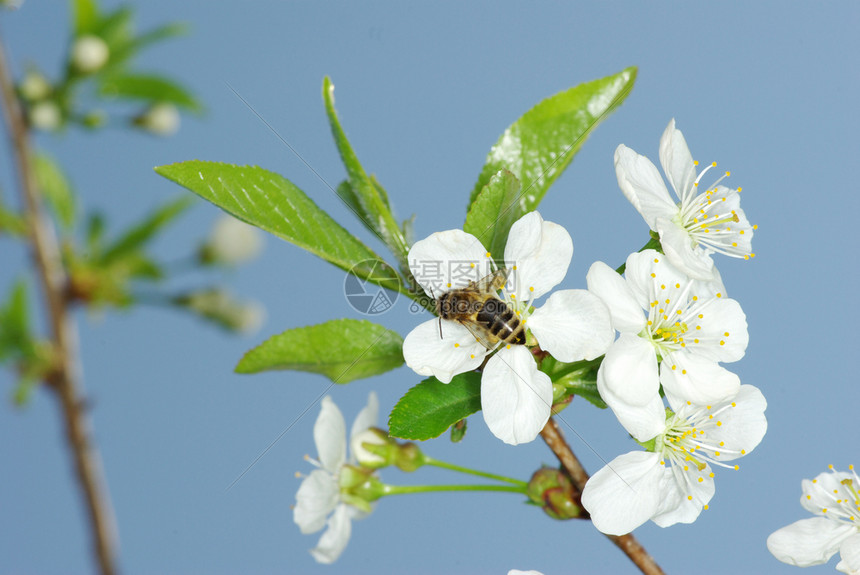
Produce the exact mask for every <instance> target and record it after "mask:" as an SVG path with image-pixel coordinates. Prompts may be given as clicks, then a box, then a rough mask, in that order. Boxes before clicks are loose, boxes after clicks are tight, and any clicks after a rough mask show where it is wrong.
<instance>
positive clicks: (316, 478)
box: [293, 469, 340, 534]
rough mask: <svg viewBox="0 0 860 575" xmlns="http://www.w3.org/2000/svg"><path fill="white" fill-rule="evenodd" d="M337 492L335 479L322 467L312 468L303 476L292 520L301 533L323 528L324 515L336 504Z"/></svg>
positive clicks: (337, 487) (326, 515)
mask: <svg viewBox="0 0 860 575" xmlns="http://www.w3.org/2000/svg"><path fill="white" fill-rule="evenodd" d="M339 494H340V487H339V486H338V484H337V481H336V480H335V479H334V477H333V476H332V475H331V474H329V473H327V472H325V471H323V470H322V469H314V470H313V471H311V473H310V475H308V476H307V477H305V478H304V480H303V481H302V484H301V485H300V486H299V491H298V493H296V506H295V507H294V508H293V521H295V522H296V525H298V526H299V529H301V531H302V533H305V534H307V533H314V532H316V531H319V530H320V529H322V528H323V526H324V525H325V520H326V517H328V514H329V513H331V512H332V510H333V509H334V508H335V507H336V506H337V503H338V501H339Z"/></svg>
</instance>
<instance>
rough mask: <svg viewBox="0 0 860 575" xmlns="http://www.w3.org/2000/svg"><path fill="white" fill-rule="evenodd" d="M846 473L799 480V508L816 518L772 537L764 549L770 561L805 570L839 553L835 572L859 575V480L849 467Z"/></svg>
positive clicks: (803, 520)
mask: <svg viewBox="0 0 860 575" xmlns="http://www.w3.org/2000/svg"><path fill="white" fill-rule="evenodd" d="M830 469H831V470H832V469H833V466H832V465H831V466H830ZM848 469H849V470H850V471H849V472H843V471H832V472H830V473H826V472H825V473H822V474H820V475H819V476H818V477H816V478H815V479H813V480H811V481H810V480H809V479H804V480H803V483H802V484H801V485H802V489H803V495H802V496H801V498H800V504H801V505H803V506H804V507H805V508H806V509H807V510H809V511H811V512H812V513H814V514H815V515H818V517H813V518H811V519H801V520H800V521H796V522H794V523H792V524H791V525H788V526H786V527H783V528H782V529H779V530H777V531H775V532H774V533H772V534H771V535H770V537H768V538H767V548H768V550H769V551H770V552H771V553H773V556H774V557H776V558H777V559H779V560H780V561H782V562H783V563H788V564H790V565H797V566H798V567H809V566H811V565H820V564H822V563H826V562H827V561H828V560H830V558H831V557H833V555H834V554H836V552H837V551H839V552H840V554H841V556H842V560H841V561H840V562H839V564H837V565H836V569H837V570H839V571H842V572H843V573H849V574H851V575H858V574H860V493H858V489H860V477H857V473H856V472H855V471H854V466H853V465H849V466H848Z"/></svg>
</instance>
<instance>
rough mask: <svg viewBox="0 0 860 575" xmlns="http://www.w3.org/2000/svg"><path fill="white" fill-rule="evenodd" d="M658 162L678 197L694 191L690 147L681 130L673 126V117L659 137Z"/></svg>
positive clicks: (693, 168)
mask: <svg viewBox="0 0 860 575" xmlns="http://www.w3.org/2000/svg"><path fill="white" fill-rule="evenodd" d="M660 163H661V164H662V165H663V171H664V172H665V173H666V178H667V179H668V180H669V183H670V184H672V187H673V188H675V195H677V196H678V199H680V200H682V201H683V200H684V199H685V197H686V196H689V195H691V194H693V193H694V188H693V182H695V181H696V165H695V164H694V163H693V156H692V155H691V154H690V148H689V147H688V146H687V141H686V140H685V139H684V134H682V133H681V130H679V129H677V128H676V127H675V119H674V118H672V120H670V121H669V125H668V126H666V130H665V131H664V132H663V136H662V137H661V138H660Z"/></svg>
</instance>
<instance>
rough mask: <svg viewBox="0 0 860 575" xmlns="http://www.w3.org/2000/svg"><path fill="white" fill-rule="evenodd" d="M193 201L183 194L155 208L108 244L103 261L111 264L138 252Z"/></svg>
mask: <svg viewBox="0 0 860 575" xmlns="http://www.w3.org/2000/svg"><path fill="white" fill-rule="evenodd" d="M192 203H193V200H192V199H191V198H190V197H188V196H182V197H181V198H178V199H176V200H174V201H172V202H170V203H168V204H165V205H164V206H162V207H161V208H159V209H157V210H155V211H154V212H152V213H151V214H150V215H149V216H147V217H146V218H144V219H143V220H142V221H140V222H139V223H137V224H135V225H134V226H132V227H131V228H130V229H129V230H127V231H126V232H125V233H124V234H122V235H121V236H120V237H119V238H118V239H117V240H116V241H114V242H113V243H112V244H111V245H110V246H108V247H107V248H106V250H105V252H104V254H103V255H102V256H101V262H102V263H103V264H109V263H112V262H115V261H117V260H118V259H121V258H122V257H124V256H126V255H128V254H131V253H133V252H136V251H137V250H138V248H140V247H142V246H143V245H144V244H145V243H146V242H148V241H149V240H150V239H152V237H153V236H154V235H155V234H156V233H158V232H159V231H160V230H161V229H162V228H164V227H165V226H166V225H167V224H169V223H170V222H172V221H173V220H174V219H175V218H176V217H177V216H179V215H180V214H181V213H182V212H184V211H185V210H186V209H188V207H189V206H190V205H191V204H192Z"/></svg>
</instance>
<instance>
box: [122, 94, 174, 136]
mask: <svg viewBox="0 0 860 575" xmlns="http://www.w3.org/2000/svg"><path fill="white" fill-rule="evenodd" d="M179 122H180V118H179V110H177V109H176V106H174V105H173V104H168V103H166V102H160V103H158V104H155V105H153V106H150V107H149V108H148V109H147V110H146V111H144V112H143V113H142V114H140V115H138V116H136V117H135V118H134V119H133V120H132V123H133V124H134V125H135V126H137V127H138V128H142V129H144V130H146V131H147V132H149V133H151V134H154V135H156V136H172V135H173V134H175V133H176V131H177V130H178V129H179Z"/></svg>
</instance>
